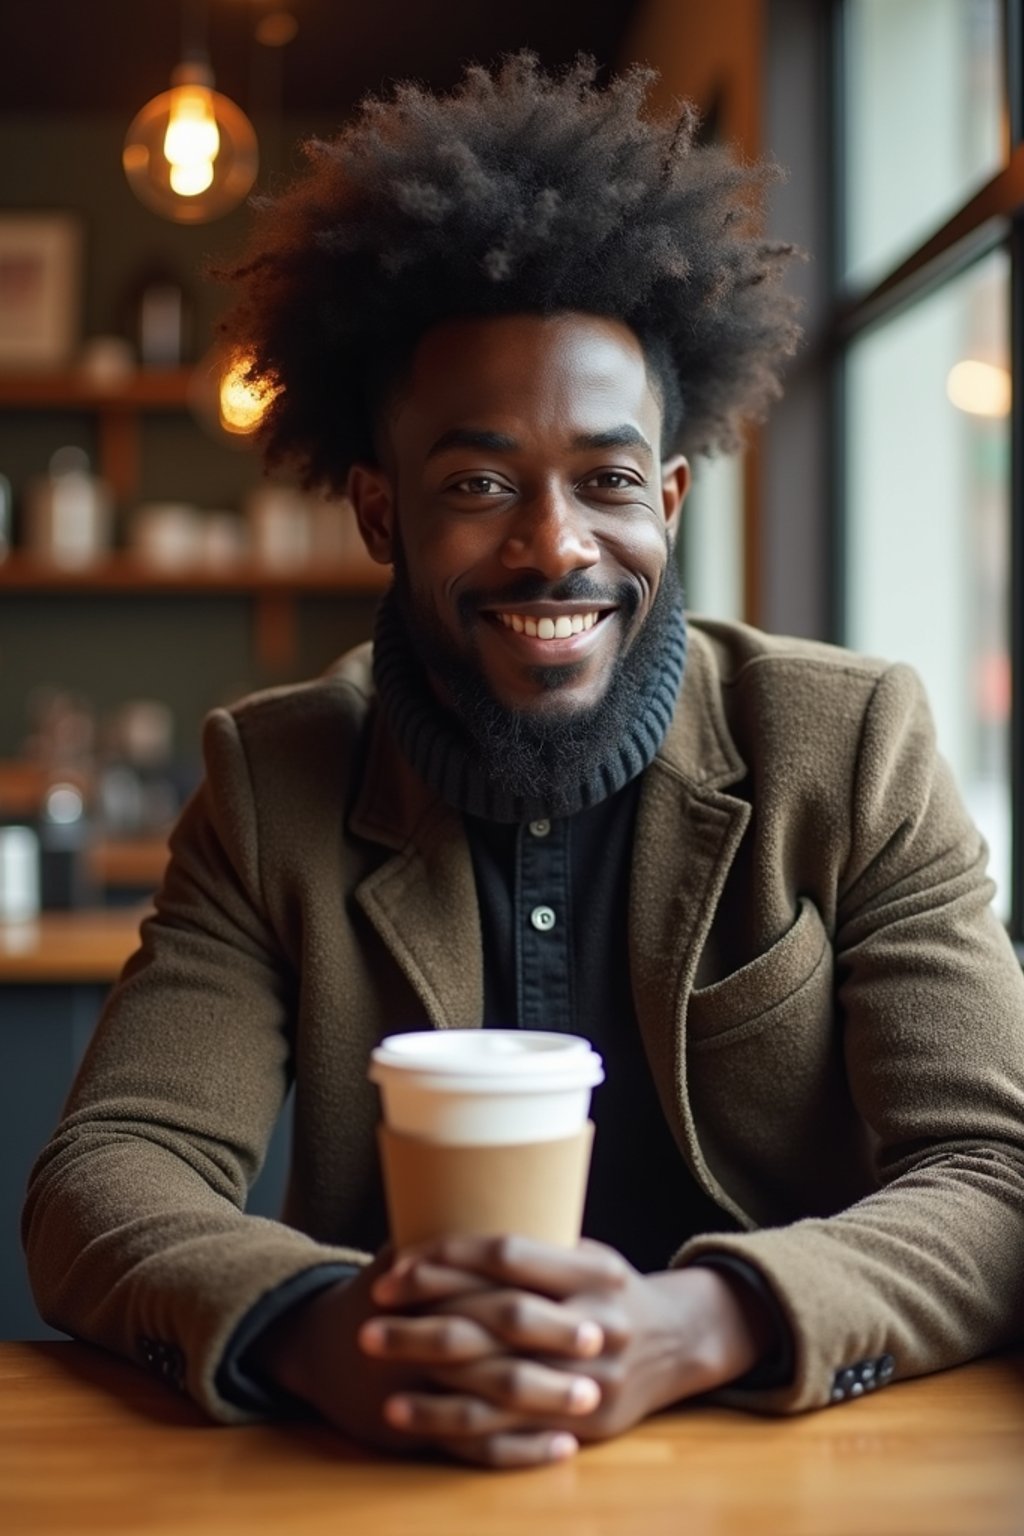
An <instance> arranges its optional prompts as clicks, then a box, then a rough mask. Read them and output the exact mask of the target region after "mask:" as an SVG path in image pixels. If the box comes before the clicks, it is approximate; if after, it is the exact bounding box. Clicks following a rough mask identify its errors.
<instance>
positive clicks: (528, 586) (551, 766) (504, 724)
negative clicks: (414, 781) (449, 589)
mask: <svg viewBox="0 0 1024 1536" xmlns="http://www.w3.org/2000/svg"><path fill="white" fill-rule="evenodd" d="M500 596H501V604H502V607H504V608H514V607H515V606H516V604H517V603H527V602H536V601H542V600H544V599H550V600H554V601H561V602H574V603H587V604H591V605H592V606H594V607H595V608H597V607H605V606H607V605H608V604H614V605H616V606H617V607H618V609H619V612H620V614H621V615H622V618H623V621H624V627H625V628H626V630H627V631H628V629H629V626H630V621H631V620H632V619H633V618H634V616H635V614H636V611H637V608H638V607H639V603H640V594H639V592H638V590H637V588H636V587H635V585H633V584H631V583H623V584H622V585H621V586H620V587H617V588H609V587H599V586H598V585H597V584H596V583H594V582H592V581H591V580H590V578H589V577H587V576H586V575H584V574H583V573H582V572H579V573H573V574H571V575H569V576H568V577H566V578H565V580H564V581H560V582H558V583H557V584H555V585H554V586H552V585H551V584H550V583H548V582H545V581H543V580H542V579H541V578H538V577H524V578H523V579H522V580H520V581H517V582H516V583H514V584H513V585H511V586H509V587H508V588H507V589H503V590H502V592H501V594H500ZM394 597H395V602H396V606H397V609H398V612H399V614H400V616H401V618H402V620H403V623H404V625H405V628H406V630H407V632H408V634H409V637H410V640H411V641H412V644H413V646H414V648H415V652H416V653H417V654H418V655H419V656H420V658H421V659H422V661H423V664H424V666H425V667H426V669H427V672H428V673H429V674H430V675H431V676H432V677H433V679H434V681H435V682H436V683H437V684H439V685H440V689H441V695H442V698H443V700H444V703H445V706H446V708H447V711H448V713H449V715H450V716H452V717H454V720H455V722H456V723H457V725H458V726H459V727H460V728H461V732H462V734H463V736H464V738H465V739H466V743H467V746H468V749H469V751H470V752H471V753H472V755H473V756H474V757H475V758H476V760H477V762H478V764H479V767H480V769H481V771H482V772H483V774H484V775H485V777H486V778H487V779H488V780H489V781H490V782H491V783H492V784H493V785H494V786H495V787H496V788H498V789H500V790H501V791H503V792H504V793H505V794H508V795H512V796H515V797H517V798H521V799H523V800H528V801H531V802H536V801H542V802H546V803H551V804H553V805H557V804H559V803H561V802H562V801H563V800H564V798H565V794H566V790H567V787H568V786H575V785H578V784H579V783H580V782H581V781H582V780H584V779H586V778H589V777H590V776H591V774H592V773H593V771H594V768H595V765H596V764H600V763H603V762H604V761H606V759H607V758H608V755H609V753H611V752H614V750H615V747H616V745H617V743H619V742H622V741H625V740H626V738H627V736H628V735H629V733H630V731H631V729H632V728H633V727H634V726H635V724H636V722H637V720H638V719H640V718H641V716H642V715H643V712H644V711H645V709H646V708H647V707H648V701H649V700H650V696H651V690H652V686H653V684H654V682H655V680H656V678H657V676H658V674H659V673H660V671H661V670H662V667H663V665H664V661H665V656H666V652H667V650H668V649H669V648H670V647H671V643H672V641H673V638H674V637H675V636H676V635H678V632H679V628H680V625H681V623H682V611H683V594H682V588H681V586H680V582H679V575H678V572H677V570H676V565H675V561H674V559H673V557H672V549H671V546H670V547H669V556H668V559H667V561H666V563H665V568H664V571H663V573H662V578H661V581H660V583H659V586H658V590H657V592H656V594H655V597H654V601H653V603H652V604H651V608H650V612H649V613H648V615H647V617H646V619H644V621H643V623H642V625H641V626H640V628H639V630H638V631H637V632H636V634H635V635H634V636H633V637H632V640H631V642H630V643H629V644H628V645H627V646H626V647H625V648H624V649H623V650H622V651H620V653H619V655H618V657H617V658H616V660H615V663H614V665H613V668H612V672H611V677H610V678H609V681H608V686H607V688H606V689H605V692H604V694H603V695H602V696H601V698H600V699H599V700H598V701H597V703H595V704H593V705H591V706H589V707H586V708H580V707H579V706H573V705H569V704H566V705H565V707H564V708H560V707H559V704H558V698H557V695H558V691H559V690H560V689H561V688H562V687H564V686H565V685H566V684H567V683H569V682H571V681H572V680H573V679H574V677H575V675H576V672H577V668H575V667H572V666H559V667H537V668H535V669H534V671H533V678H534V681H535V682H536V683H537V685H538V687H540V688H541V689H543V690H545V691H546V692H547V693H548V694H549V696H550V697H549V699H548V700H547V701H546V702H545V703H544V705H543V707H542V708H539V709H537V710H536V711H526V710H519V709H510V708H509V707H508V706H507V705H505V704H503V703H502V702H501V701H500V700H499V699H498V698H497V697H496V696H495V694H494V693H493V692H492V690H491V688H490V686H489V685H488V683H487V680H486V678H485V676H484V673H483V671H482V669H481V667H480V665H479V663H478V662H477V661H476V659H475V655H474V648H473V643H472V633H473V626H474V624H476V623H479V622H480V619H479V611H480V607H481V605H482V604H483V603H484V601H485V598H484V595H483V594H479V593H471V592H470V593H465V594H463V596H462V597H461V598H460V599H459V603H458V605H457V612H458V615H459V622H460V626H461V628H462V630H463V632H464V633H465V634H466V636H467V642H468V643H467V645H466V647H465V648H460V647H459V646H458V645H457V644H456V643H455V641H454V640H453V639H452V637H451V636H450V634H449V633H448V631H447V630H446V629H445V628H444V626H443V625H442V623H441V621H440V619H439V618H438V616H437V614H436V613H435V612H434V610H433V609H432V608H430V607H428V605H427V604H425V603H424V602H422V601H420V600H419V599H418V598H417V596H416V593H415V592H414V591H413V589H412V586H411V583H410V581H409V575H408V568H407V566H406V562H405V559H404V555H403V551H402V549H401V546H400V545H398V546H397V547H396V548H395V550H394Z"/></svg>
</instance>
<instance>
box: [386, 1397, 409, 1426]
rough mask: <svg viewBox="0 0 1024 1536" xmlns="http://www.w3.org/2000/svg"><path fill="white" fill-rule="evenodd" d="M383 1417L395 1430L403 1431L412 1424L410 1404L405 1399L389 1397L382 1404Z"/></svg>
mask: <svg viewBox="0 0 1024 1536" xmlns="http://www.w3.org/2000/svg"><path fill="white" fill-rule="evenodd" d="M384 1417H385V1418H386V1419H387V1421H388V1423H389V1424H393V1425H394V1426H395V1428H396V1429H404V1428H405V1426H406V1425H407V1424H411V1423H412V1404H411V1403H410V1402H409V1399H408V1398H407V1397H389V1398H388V1400H387V1402H386V1403H385V1404H384Z"/></svg>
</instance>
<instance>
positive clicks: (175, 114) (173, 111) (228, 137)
mask: <svg viewBox="0 0 1024 1536" xmlns="http://www.w3.org/2000/svg"><path fill="white" fill-rule="evenodd" d="M258 163H259V160H258V152H257V147H256V134H255V132H254V131H253V126H252V124H251V123H250V121H249V119H248V118H247V117H246V115H245V113H244V112H243V111H242V110H241V108H240V107H237V106H236V105H235V103H234V102H233V101H231V100H230V99H229V98H228V97H227V96H222V95H221V94H220V92H219V91H215V90H214V89H213V75H212V74H211V73H210V70H209V67H208V66H207V65H206V64H203V63H200V62H198V61H193V62H191V63H187V64H182V65H180V66H179V67H178V68H177V69H176V70H175V71H174V74H173V75H172V76H171V89H170V90H169V91H164V92H163V94H162V95H160V96H154V98H153V100H152V101H149V102H147V103H146V105H145V106H144V107H143V108H142V110H141V112H139V113H138V114H137V116H136V117H135V119H134V121H133V122H132V125H131V127H130V128H129V129H128V133H127V136H126V138H125V143H124V153H123V155H122V164H123V165H124V170H125V175H126V176H127V177H128V181H129V184H130V186H131V188H132V191H133V192H134V193H135V195H136V196H137V197H138V198H139V199H140V201H141V202H144V203H146V204H147V205H148V206H149V207H150V208H153V209H155V210H156V212H157V213H161V214H163V215H164V217H165V218H168V219H174V220H176V221H177V222H178V223H181V224H200V223H203V222H204V221H205V220H207V219H216V218H219V217H220V215H221V214H224V213H228V212H230V210H231V209H232V208H234V207H236V206H237V205H238V203H240V202H241V201H242V199H243V198H244V197H246V196H247V195H248V193H249V192H250V190H251V189H252V185H253V182H254V181H255V180H256V171H257V168H258Z"/></svg>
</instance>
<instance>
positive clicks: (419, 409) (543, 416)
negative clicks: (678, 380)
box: [388, 314, 661, 451]
mask: <svg viewBox="0 0 1024 1536" xmlns="http://www.w3.org/2000/svg"><path fill="white" fill-rule="evenodd" d="M660 420H661V410H660V406H659V403H658V399H657V396H656V395H655V393H654V390H653V388H652V386H651V381H650V377H649V374H648V370H647V365H646V360H645V358H644V353H643V348H642V347H641V345H640V342H639V340H638V339H637V337H636V335H635V334H634V332H633V331H631V330H630V329H629V327H628V326H626V325H623V324H621V322H619V321H617V320H610V319H605V318H603V317H600V316H596V315H581V314H560V315H553V316H539V315H502V316H495V317H487V318H483V319H460V320H449V321H445V322H443V323H442V324H440V325H436V326H434V327H432V329H431V330H429V331H428V332H427V333H426V334H425V335H424V336H423V338H422V339H421V341H420V343H419V345H418V346H417V348H416V350H415V352H414V354H413V357H412V362H411V366H410V368H409V371H408V373H407V375H406V377H405V379H404V381H403V384H402V386H401V388H400V390H399V391H398V394H397V396H396V398H395V400H394V401H393V404H392V407H391V410H390V411H389V412H388V426H389V429H390V435H391V437H392V441H393V443H394V444H395V446H396V447H397V448H399V450H400V451H401V450H402V449H403V448H407V449H410V450H412V449H414V448H415V447H421V448H424V447H429V444H430V443H431V442H432V441H433V440H434V439H435V438H436V436H438V435H439V434H440V433H443V432H446V431H449V430H451V429H452V428H453V427H467V426H476V427H482V426H485V425H486V426H490V427H493V428H499V427H500V429H501V430H502V431H503V432H506V433H508V434H509V435H511V436H514V437H516V438H523V439H524V440H527V441H528V440H532V439H533V438H535V437H537V436H544V437H545V438H547V437H558V438H563V437H564V438H571V437H574V436H577V435H579V434H580V433H581V432H588V433H592V432H597V431H601V430H602V429H607V428H612V427H617V426H621V425H624V424H629V423H632V424H635V425H636V426H638V427H639V428H640V429H641V430H642V431H643V433H644V435H645V436H647V437H648V440H649V441H656V440H657V435H658V429H659V426H660ZM652 434H653V435H652Z"/></svg>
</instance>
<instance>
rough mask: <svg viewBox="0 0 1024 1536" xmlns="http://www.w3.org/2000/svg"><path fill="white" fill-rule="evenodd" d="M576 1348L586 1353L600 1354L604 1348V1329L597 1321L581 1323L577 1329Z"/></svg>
mask: <svg viewBox="0 0 1024 1536" xmlns="http://www.w3.org/2000/svg"><path fill="white" fill-rule="evenodd" d="M576 1348H577V1349H578V1350H579V1351H580V1353H581V1354H584V1355H599V1354H600V1353H601V1351H602V1349H604V1330H603V1329H602V1328H599V1327H598V1326H597V1324H596V1323H580V1325H579V1327H578V1328H577V1329H576Z"/></svg>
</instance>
